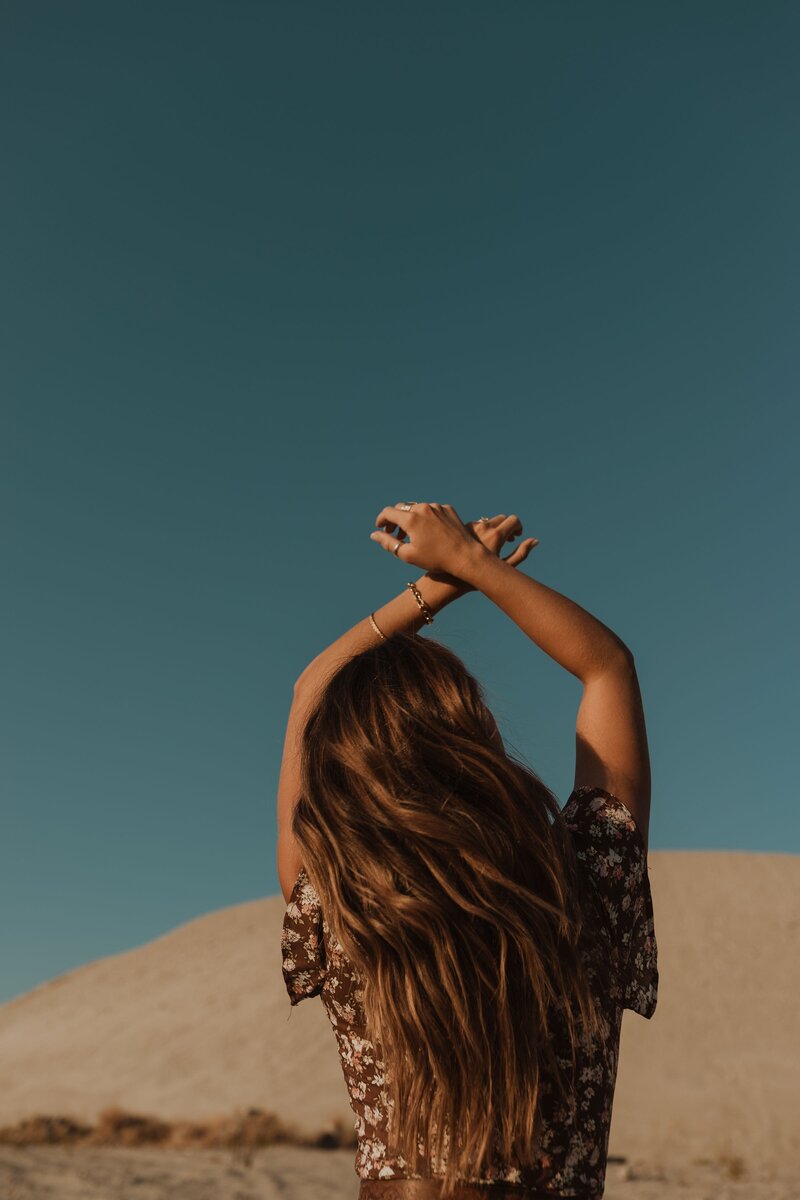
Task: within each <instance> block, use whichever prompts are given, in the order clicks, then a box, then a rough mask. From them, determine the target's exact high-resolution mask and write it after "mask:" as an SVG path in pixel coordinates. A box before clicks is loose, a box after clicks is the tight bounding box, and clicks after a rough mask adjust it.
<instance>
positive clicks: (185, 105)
mask: <svg viewBox="0 0 800 1200" xmlns="http://www.w3.org/2000/svg"><path fill="white" fill-rule="evenodd" d="M2 26H3V31H2V38H0V57H1V58H2V62H0V66H1V67H2V70H1V71H0V78H2V84H0V87H2V92H3V105H2V111H3V114H4V116H3V143H4V151H5V152H4V161H5V163H6V174H5V180H4V186H3V190H2V193H1V194H0V212H1V213H2V238H3V277H4V284H3V287H2V292H1V293H0V296H1V300H0V302H1V303H2V306H3V313H2V329H3V334H4V338H3V340H4V349H3V354H2V359H1V361H0V380H1V381H2V392H1V394H2V455H3V465H2V473H1V476H0V488H2V506H3V509H2V511H3V514H4V517H3V521H2V530H1V532H2V539H3V545H2V553H3V562H4V567H5V571H4V576H5V585H6V586H5V588H4V596H5V605H6V610H5V619H4V621H3V634H4V654H3V660H4V670H3V673H2V679H3V721H2V733H3V739H4V741H5V747H4V750H3V754H2V764H3V796H4V800H3V804H4V819H3V826H4V835H5V836H4V837H3V846H2V855H3V860H4V861H3V864H2V880H3V882H2V891H3V903H2V912H3V917H2V921H3V929H2V941H3V952H2V956H1V958H0V974H1V977H0V999H4V998H8V997H10V996H13V995H16V994H19V993H20V992H23V991H25V990H26V989H28V988H30V987H32V986H34V985H35V984H37V983H39V982H42V981H44V980H45V979H48V978H51V977H53V976H54V975H56V974H59V973H61V972H62V971H65V970H67V969H69V968H71V967H74V966H77V965H78V964H80V963H82V962H85V961H88V960H90V959H93V958H96V957H99V956H101V955H104V954H109V953H114V952H117V951H121V950H124V949H127V948H129V947H131V946H134V945H138V944H141V943H143V942H145V941H147V940H149V939H150V938H152V937H154V936H157V935H158V934H160V933H163V932H165V931H166V930H168V929H170V928H172V927H174V926H175V925H177V924H179V923H181V922H183V921H186V920H188V919H190V918H192V917H194V916H197V915H199V914H201V913H204V912H208V911H210V910H213V909H216V908H219V907H222V906H225V905H229V904H235V903H237V902H239V901H242V900H247V899H252V898H254V897H257V896H262V895H268V894H274V893H276V892H277V891H278V881H277V874H276V869H275V790H276V784H277V777H278V769H279V762H280V752H281V746H282V741H283V733H284V726H285V721H286V716H287V713H288V708H289V702H290V698H291V688H292V683H293V681H294V679H295V677H296V676H297V674H298V673H299V672H300V671H301V670H302V668H303V667H304V666H305V665H306V663H307V662H308V660H309V659H310V658H312V657H313V656H314V655H315V654H316V653H318V652H319V651H320V650H321V649H322V648H323V647H324V646H325V645H326V644H328V643H329V642H330V641H331V640H333V639H334V638H335V637H337V636H338V635H339V634H340V633H341V632H342V631H343V630H344V629H345V628H347V627H349V626H350V625H351V624H353V623H354V622H355V621H357V620H359V619H361V618H362V617H363V616H365V615H366V614H367V613H368V612H369V611H370V610H371V609H374V608H376V607H378V606H379V605H380V604H382V603H384V602H385V600H386V599H388V598H389V597H391V596H392V595H394V594H395V593H396V592H398V591H399V590H401V589H402V588H403V587H404V585H405V582H406V580H407V578H409V577H412V578H413V577H414V573H413V572H411V573H409V571H408V570H407V569H404V568H403V567H402V566H401V565H399V564H398V563H397V562H396V561H395V560H394V559H392V558H391V557H390V556H389V555H387V554H386V553H385V551H383V550H381V549H379V548H378V547H377V546H376V545H375V544H373V543H371V542H370V541H369V539H368V534H369V531H370V529H371V528H372V527H373V522H374V519H375V515H376V513H377V512H378V510H379V509H380V508H381V507H382V506H383V505H384V504H387V503H394V502H395V501H397V500H400V499H404V498H405V499H417V498H423V499H437V500H441V501H444V502H448V503H452V504H454V505H455V506H456V508H457V510H458V511H459V513H460V514H461V516H462V517H463V518H464V519H474V518H475V517H477V516H479V515H481V514H483V513H495V512H500V511H502V512H512V511H513V512H517V513H519V514H520V516H521V517H522V519H523V522H524V525H525V531H526V533H531V534H534V535H535V536H537V537H539V538H540V542H541V544H540V546H539V547H538V548H537V550H536V551H535V552H534V553H533V555H532V556H531V557H530V558H529V560H528V563H527V565H526V567H525V569H526V570H528V571H529V572H531V573H533V574H535V575H536V576H537V577H538V578H540V579H542V580H543V581H544V582H545V583H547V584H548V585H549V586H551V587H554V588H556V589H558V590H559V591H562V592H564V593H565V594H567V595H569V596H570V597H572V598H573V599H575V600H577V601H578V602H579V603H580V604H582V605H583V606H584V607H586V608H588V609H589V610H590V611H591V612H593V613H594V614H595V615H597V616H598V617H599V618H600V619H601V620H603V621H604V622H605V623H606V624H608V625H610V626H611V627H612V628H613V629H614V630H615V631H617V632H618V633H619V635H620V636H621V637H622V638H623V639H624V640H625V641H626V642H627V643H628V645H629V646H630V647H631V648H632V649H633V651H634V653H635V656H636V660H637V664H638V669H639V676H640V680H641V685H642V691H643V695H644V700H645V707H646V715H647V720H648V734H649V742H650V751H651V759H652V769H653V810H652V818H651V826H650V845H651V848H652V849H653V850H669V849H681V850H684V849H697V850H709V849H723V850H742V851H773V852H790V853H797V852H798V851H799V850H800V817H799V816H798V805H797V803H796V797H795V789H794V760H793V754H792V751H791V745H792V744H793V741H794V740H796V739H794V738H793V737H792V735H793V734H796V728H797V715H798V714H797V703H796V679H797V676H798V639H797V636H796V610H797V565H796V564H797V551H796V524H795V522H794V521H793V520H792V513H793V511H796V505H795V504H793V503H792V502H793V501H794V500H795V495H796V486H797V485H796V453H797V444H798V406H797V378H798V341H797V337H796V333H797V317H798V279H800V273H799V272H798V267H799V266H800V263H799V262H798V257H799V256H798V226H797V219H796V217H797V213H798V211H800V166H799V165H798V157H797V153H796V115H797V111H798V101H800V96H799V95H798V92H799V91H800V86H799V85H798V77H797V71H796V46H797V39H798V35H799V34H800V10H798V8H797V6H795V5H791V4H780V3H769V2H768V3H762V4H759V5H753V4H736V3H734V4H731V3H726V4H722V3H708V4H704V5H696V4H683V3H670V4H662V5H634V4H608V5H590V4H588V3H568V4H561V5H552V4H543V3H531V2H530V0H525V2H524V3H523V2H519V3H504V4H503V5H492V4H483V5H479V4H474V3H467V2H464V0H460V2H459V3H457V4H456V3H450V2H446V3H442V4H438V5H435V6H430V5H424V6H423V5H421V4H417V3H411V4H405V5H403V6H402V7H397V6H391V5H375V4H366V3H363V4H362V3H351V4H344V5H337V6H330V5H327V4H319V3H304V4H302V5H279V4H269V3H261V4H256V3H233V4H227V3H226V4H223V3H217V4H208V3H193V4H188V3H169V4H166V5H163V4H162V5H156V4H153V3H144V4H136V5H133V4H129V5H126V4H122V5H106V4H99V3H98V4H89V3H81V2H78V3H76V4H71V5H69V6H64V5H58V4H53V3H49V4H48V3H44V4H39V5H34V6H32V5H27V4H22V3H17V4H14V3H12V4H7V5H5V6H4V10H3V16H2ZM430 634H431V635H432V636H436V637H438V638H440V639H442V640H443V641H445V642H446V643H447V644H448V645H450V646H452V648H453V649H455V650H456V651H457V652H458V653H459V654H461V655H462V657H463V658H464V659H465V661H466V662H467V664H468V665H469V666H470V667H471V668H472V669H473V670H474V671H475V672H476V673H477V674H478V676H479V677H480V678H481V680H482V681H483V682H484V684H485V686H486V689H487V693H488V697H489V700H490V703H491V704H492V707H493V708H494V711H495V713H496V715H497V717H498V720H499V721H500V724H501V727H502V729H503V732H504V735H505V736H506V738H507V739H508V740H509V741H510V742H511V743H512V744H513V746H514V747H515V748H516V749H517V750H518V752H520V753H521V754H522V755H524V757H525V758H526V759H527V760H528V761H529V762H530V763H531V764H532V765H533V766H534V767H535V768H536V769H537V771H539V773H540V774H541V775H542V776H543V777H544V778H545V780H546V781H547V782H548V784H549V785H550V786H551V787H552V788H553V789H554V790H555V791H556V793H557V794H558V795H560V796H561V797H562V799H563V800H566V797H567V795H568V794H569V789H570V787H571V783H572V772H573V767H574V720H575V713H576V710H577V706H578V703H579V700H580V685H579V683H578V682H577V681H576V680H575V679H573V678H572V677H571V676H569V675H567V674H566V672H564V671H563V670H561V669H560V668H559V667H557V666H556V664H555V663H554V662H552V661H551V660H549V659H548V658H546V657H545V656H544V655H543V654H542V652H541V651H540V650H539V649H538V648H537V647H536V646H534V645H533V644H531V643H530V642H528V641H526V639H525V638H524V636H523V635H522V634H521V632H520V631H519V630H518V629H517V628H516V627H515V626H514V625H512V624H511V623H510V622H509V620H508V618H506V617H505V616H504V615H503V614H502V613H501V612H499V610H497V609H496V608H493V606H492V605H491V604H490V603H489V602H488V601H487V600H485V598H483V597H481V596H468V597H466V598H464V599H463V600H461V601H459V602H458V604H456V605H453V606H451V607H450V608H448V609H447V610H445V611H444V612H443V613H442V615H441V616H440V617H439V618H437V622H436V624H435V626H434V627H433V629H432V630H431V631H430ZM424 636H428V634H426V635H424ZM790 756H791V758H792V761H791V762H790ZM265 952H267V949H266V948H265Z"/></svg>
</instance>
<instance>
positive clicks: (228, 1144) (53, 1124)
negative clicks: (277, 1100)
mask: <svg viewBox="0 0 800 1200" xmlns="http://www.w3.org/2000/svg"><path fill="white" fill-rule="evenodd" d="M281 1143H282V1144H284V1145H290V1146H306V1147H312V1148H316V1149H326V1150H349V1149H353V1150H354V1149H355V1148H356V1144H357V1143H356V1135H355V1131H354V1130H353V1129H352V1128H349V1127H348V1126H346V1125H345V1123H344V1122H343V1121H341V1120H339V1119H338V1118H337V1119H336V1120H334V1121H332V1122H331V1124H330V1126H329V1127H328V1128H327V1129H325V1130H322V1131H321V1132H319V1133H316V1134H308V1133H306V1132H305V1131H303V1130H301V1129H300V1128H299V1127H298V1126H296V1125H291V1124H287V1123H286V1122H284V1121H282V1120H281V1119H280V1118H279V1117H276V1116H275V1115H274V1113H270V1112H264V1111H263V1110H262V1109H260V1108H248V1109H244V1110H242V1111H237V1112H235V1113H234V1114H233V1115H232V1116H227V1117H209V1118H206V1119H205V1120H194V1121H162V1120H160V1119H159V1118H158V1117H151V1116H145V1115H142V1114H140V1113H130V1112H126V1111H125V1109H122V1108H106V1109H103V1111H102V1112H101V1113H100V1114H99V1116H98V1118H97V1122H96V1123H95V1124H94V1125H87V1124H85V1123H83V1122H81V1121H76V1120H73V1118H72V1117H65V1116H43V1115H39V1114H37V1115H36V1116H31V1117H25V1118H24V1119H23V1120H21V1121H17V1123H16V1124H15V1125H8V1126H6V1127H5V1128H0V1144H4V1145H7V1146H74V1145H81V1146H164V1147H170V1148H173V1149H174V1148H179V1149H198V1150H218V1149H231V1150H256V1149H260V1148H261V1147H263V1146H275V1145H278V1144H281Z"/></svg>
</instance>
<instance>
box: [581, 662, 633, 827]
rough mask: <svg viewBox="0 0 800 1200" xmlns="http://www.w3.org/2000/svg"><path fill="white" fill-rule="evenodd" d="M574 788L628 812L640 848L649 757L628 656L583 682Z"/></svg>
mask: <svg viewBox="0 0 800 1200" xmlns="http://www.w3.org/2000/svg"><path fill="white" fill-rule="evenodd" d="M575 787H576V788H578V787H601V788H604V789H605V790H606V791H608V792H611V794H612V795H614V796H616V797H617V798H618V799H619V800H621V801H622V803H623V804H624V805H625V807H626V808H627V809H628V811H629V812H630V814H631V816H632V817H633V819H634V821H635V822H636V824H637V826H638V828H639V832H640V833H641V835H642V840H643V841H644V845H645V849H646V848H647V843H648V832H649V827H650V794H651V779H650V755H649V750H648V745H647V727H646V722H645V716H644V704H643V702H642V694H641V688H640V686H639V677H638V674H637V671H636V664H635V662H634V659H633V655H632V654H627V653H626V654H623V655H621V656H620V658H619V659H618V660H617V661H615V662H614V663H612V664H611V665H609V666H608V667H607V668H605V669H604V670H603V671H602V672H599V673H598V674H597V675H595V676H593V677H592V678H591V679H589V680H587V681H585V682H584V684H583V695H582V696H581V702H580V705H579V707H578V715H577V718H576V722H575Z"/></svg>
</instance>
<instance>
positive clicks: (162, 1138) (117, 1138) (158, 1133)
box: [86, 1107, 172, 1146]
mask: <svg viewBox="0 0 800 1200" xmlns="http://www.w3.org/2000/svg"><path fill="white" fill-rule="evenodd" d="M171 1131H172V1126H171V1125H170V1124H169V1123H168V1122H167V1121H159V1120H158V1118H157V1117H143V1116H139V1115H138V1114H136V1113H129V1112H126V1111H125V1109H124V1108H116V1107H115V1108H104V1109H103V1111H102V1112H101V1113H100V1115H99V1117H98V1118H97V1124H96V1125H95V1127H94V1129H93V1130H92V1132H91V1133H90V1134H89V1137H88V1138H87V1139H86V1143H87V1145H90V1146H152V1145H153V1144H154V1143H155V1144H157V1143H159V1142H166V1141H167V1140H168V1138H169V1135H170V1133H171Z"/></svg>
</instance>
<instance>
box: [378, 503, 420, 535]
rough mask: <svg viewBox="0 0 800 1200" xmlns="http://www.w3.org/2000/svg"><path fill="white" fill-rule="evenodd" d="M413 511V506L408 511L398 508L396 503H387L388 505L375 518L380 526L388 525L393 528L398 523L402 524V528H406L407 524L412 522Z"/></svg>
mask: <svg viewBox="0 0 800 1200" xmlns="http://www.w3.org/2000/svg"><path fill="white" fill-rule="evenodd" d="M413 512H414V510H413V508H412V509H409V510H408V512H406V510H405V509H402V508H397V507H396V505H394V504H387V505H386V507H385V508H382V509H381V511H380V512H379V513H378V516H377V518H376V520H375V524H376V525H377V526H378V527H380V526H388V527H389V528H392V529H393V528H394V527H395V526H396V525H399V526H401V528H405V526H407V525H408V524H409V523H410V518H411V516H412V514H413ZM403 522H405V526H404V525H403Z"/></svg>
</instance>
